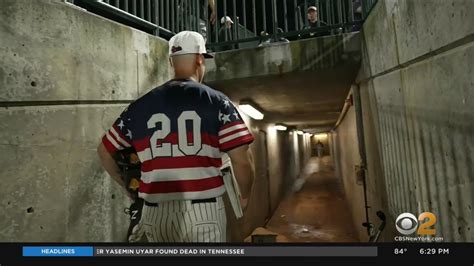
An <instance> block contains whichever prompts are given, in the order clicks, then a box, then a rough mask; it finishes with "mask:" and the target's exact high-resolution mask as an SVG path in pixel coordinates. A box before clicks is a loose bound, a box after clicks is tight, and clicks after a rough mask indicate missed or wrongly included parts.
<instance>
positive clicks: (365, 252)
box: [23, 246, 378, 257]
mask: <svg viewBox="0 0 474 266" xmlns="http://www.w3.org/2000/svg"><path fill="white" fill-rule="evenodd" d="M377 255H378V247H373V246H368V247H350V246H349V247H307V246H292V247H271V246H262V247H242V246H236V247H218V246H216V247H212V246H208V247H203V246H200V247H197V246H196V247H192V246H187V247H179V246H176V247H172V246H170V247H113V246H112V247H102V246H101V247H92V246H89V247H88V246H80V247H74V246H49V247H48V246H44V247H39V246H34V247H32V246H29V247H27V246H24V247H23V257H132V256H140V257H141V256H143V257H153V256H160V257H164V256H166V257H173V256H240V257H245V256H249V257H268V256H273V257H275V256H280V257H289V256H298V257H300V256H304V257H376V256H377Z"/></svg>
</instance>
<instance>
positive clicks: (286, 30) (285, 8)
mask: <svg viewBox="0 0 474 266" xmlns="http://www.w3.org/2000/svg"><path fill="white" fill-rule="evenodd" d="M287 9H288V8H287V6H286V0H283V17H284V18H285V32H288V10H287Z"/></svg>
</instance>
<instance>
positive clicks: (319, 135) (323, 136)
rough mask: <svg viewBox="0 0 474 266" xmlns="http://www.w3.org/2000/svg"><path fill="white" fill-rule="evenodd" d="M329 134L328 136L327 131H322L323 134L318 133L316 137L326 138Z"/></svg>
mask: <svg viewBox="0 0 474 266" xmlns="http://www.w3.org/2000/svg"><path fill="white" fill-rule="evenodd" d="M327 136H328V134H326V133H321V134H317V135H316V138H318V139H324V138H326V137H327Z"/></svg>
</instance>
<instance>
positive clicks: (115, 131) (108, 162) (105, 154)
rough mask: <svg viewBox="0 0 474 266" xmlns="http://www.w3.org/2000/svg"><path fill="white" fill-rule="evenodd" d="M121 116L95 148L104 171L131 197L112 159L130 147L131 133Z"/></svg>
mask: <svg viewBox="0 0 474 266" xmlns="http://www.w3.org/2000/svg"><path fill="white" fill-rule="evenodd" d="M123 115H124V114H123V113H122V115H121V116H120V117H119V118H118V119H117V120H116V121H115V122H114V124H113V125H112V126H111V127H110V129H109V130H107V132H106V133H105V134H104V136H103V137H102V142H101V143H100V144H99V147H98V148H97V153H98V155H99V158H100V162H101V163H102V166H103V167H104V169H105V171H106V172H107V173H108V174H109V175H110V176H111V177H112V178H113V179H114V180H115V181H116V182H117V184H119V185H120V186H121V187H122V188H123V189H124V190H125V191H126V192H127V196H129V197H131V195H130V193H129V192H128V191H127V188H126V184H125V183H124V180H123V178H122V175H121V171H120V168H119V166H118V165H117V162H116V161H115V159H114V154H116V153H118V152H120V151H122V150H124V149H126V148H130V147H132V140H131V138H130V136H131V131H130V129H129V128H128V127H127V125H126V123H125V119H123V118H122V116H123Z"/></svg>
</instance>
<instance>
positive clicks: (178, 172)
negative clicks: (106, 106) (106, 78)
mask: <svg viewBox="0 0 474 266" xmlns="http://www.w3.org/2000/svg"><path fill="white" fill-rule="evenodd" d="M225 98H226V97H225V96H224V95H223V94H222V93H219V92H217V91H215V90H212V89H211V88H209V87H207V86H205V85H202V84H200V83H197V82H194V81H192V80H171V81H169V82H167V83H165V84H163V85H162V86H160V87H158V88H155V89H153V90H152V91H150V92H149V93H147V94H146V95H145V96H143V97H141V98H140V99H138V100H137V101H135V102H134V103H133V104H131V105H130V106H129V108H128V109H127V110H126V112H124V114H123V115H124V116H126V117H123V119H124V120H126V121H127V126H128V128H129V129H130V130H131V132H132V134H133V135H132V145H133V146H134V148H135V149H136V151H137V154H138V156H139V158H140V161H141V162H142V169H141V170H142V177H141V180H142V182H141V184H140V196H141V197H142V198H144V199H145V200H147V201H151V202H157V201H166V200H175V199H202V198H212V197H217V196H220V195H222V194H223V193H224V186H223V181H222V177H221V174H220V170H219V169H220V166H221V164H222V162H221V150H220V149H219V139H218V132H219V128H220V122H219V120H220V119H219V111H220V110H219V102H220V101H222V100H223V99H225Z"/></svg>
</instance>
